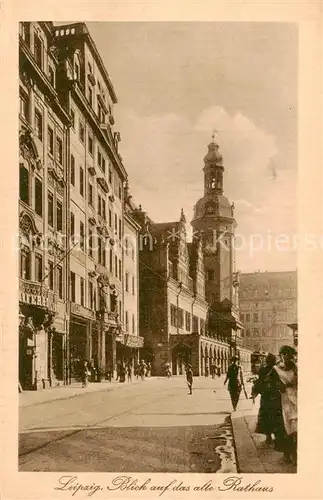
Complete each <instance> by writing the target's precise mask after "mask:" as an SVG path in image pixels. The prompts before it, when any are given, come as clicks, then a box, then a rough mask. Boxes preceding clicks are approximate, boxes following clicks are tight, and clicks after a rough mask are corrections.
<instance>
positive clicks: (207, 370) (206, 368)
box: [204, 366, 209, 377]
mask: <svg viewBox="0 0 323 500" xmlns="http://www.w3.org/2000/svg"><path fill="white" fill-rule="evenodd" d="M204 374H205V376H206V377H208V376H209V367H208V366H206V367H205V373H204Z"/></svg>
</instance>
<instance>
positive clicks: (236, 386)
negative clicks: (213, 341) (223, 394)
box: [224, 356, 244, 411]
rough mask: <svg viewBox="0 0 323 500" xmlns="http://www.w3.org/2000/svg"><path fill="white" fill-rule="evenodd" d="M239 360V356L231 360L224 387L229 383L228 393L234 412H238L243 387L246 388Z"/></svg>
mask: <svg viewBox="0 0 323 500" xmlns="http://www.w3.org/2000/svg"><path fill="white" fill-rule="evenodd" d="M238 361H239V358H238V357H237V356H233V357H232V359H231V363H230V365H229V368H228V371H227V374H226V377H225V380H224V385H225V384H226V383H227V382H228V391H229V393H230V398H231V402H232V406H233V411H236V409H237V405H238V401H239V398H240V393H241V389H242V387H244V381H243V375H242V370H241V366H240V365H239V363H238Z"/></svg>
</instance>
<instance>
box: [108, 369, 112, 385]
mask: <svg viewBox="0 0 323 500" xmlns="http://www.w3.org/2000/svg"><path fill="white" fill-rule="evenodd" d="M107 379H108V381H109V382H110V383H111V382H112V368H111V366H110V365H108V368H107Z"/></svg>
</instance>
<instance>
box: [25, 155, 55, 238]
mask: <svg viewBox="0 0 323 500" xmlns="http://www.w3.org/2000/svg"><path fill="white" fill-rule="evenodd" d="M19 188H20V193H19V196H20V199H21V200H22V201H23V202H24V203H26V204H27V205H29V206H30V205H31V199H33V200H34V206H33V208H34V210H35V212H36V214H37V215H39V216H40V217H42V216H43V182H42V180H41V179H40V178H39V177H37V176H35V177H34V196H33V197H32V196H31V188H32V186H31V179H30V174H29V170H28V169H27V168H26V167H25V166H24V165H20V183H19ZM55 198H56V201H54V199H55ZM55 198H54V193H52V192H51V191H48V192H47V208H48V210H47V215H48V224H49V225H50V226H51V227H53V228H55V229H56V231H63V203H62V200H60V199H59V198H58V197H57V194H56V197H55Z"/></svg>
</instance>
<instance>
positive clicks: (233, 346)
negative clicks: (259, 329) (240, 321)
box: [231, 329, 238, 357]
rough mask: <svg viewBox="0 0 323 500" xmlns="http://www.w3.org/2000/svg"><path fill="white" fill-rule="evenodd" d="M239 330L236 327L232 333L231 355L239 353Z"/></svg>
mask: <svg viewBox="0 0 323 500" xmlns="http://www.w3.org/2000/svg"><path fill="white" fill-rule="evenodd" d="M237 332H238V331H237V330H236V329H234V330H233V331H232V333H231V357H233V356H236V355H237Z"/></svg>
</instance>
